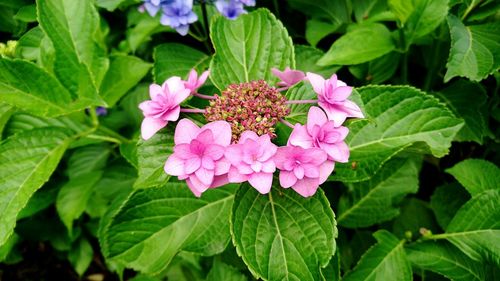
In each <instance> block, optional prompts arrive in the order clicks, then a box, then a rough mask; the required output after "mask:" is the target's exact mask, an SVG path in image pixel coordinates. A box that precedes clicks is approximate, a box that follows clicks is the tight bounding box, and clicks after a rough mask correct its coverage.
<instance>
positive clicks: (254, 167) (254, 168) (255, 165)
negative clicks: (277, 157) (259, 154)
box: [250, 162, 262, 173]
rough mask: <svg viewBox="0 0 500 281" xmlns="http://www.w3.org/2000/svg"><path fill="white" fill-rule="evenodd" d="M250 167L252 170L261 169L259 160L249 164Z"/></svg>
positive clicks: (257, 170) (258, 170)
mask: <svg viewBox="0 0 500 281" xmlns="http://www.w3.org/2000/svg"><path fill="white" fill-rule="evenodd" d="M250 167H251V168H252V170H253V171H254V172H257V173H258V172H260V171H261V170H262V163H260V162H254V163H252V165H250Z"/></svg>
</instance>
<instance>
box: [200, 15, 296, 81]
mask: <svg viewBox="0 0 500 281" xmlns="http://www.w3.org/2000/svg"><path fill="white" fill-rule="evenodd" d="M210 30H211V34H210V37H211V38H212V42H213V44H214V47H215V55H214V57H213V59H212V62H211V64H210V71H211V76H210V79H211V80H212V82H213V83H214V84H215V86H216V87H217V88H219V90H224V89H225V88H226V87H227V86H228V85H229V84H232V83H238V82H248V81H251V80H259V79H263V80H266V81H267V82H268V83H270V84H271V85H273V84H274V83H276V82H278V78H277V77H275V76H274V75H273V74H272V73H271V68H273V67H276V68H278V69H284V68H285V67H287V66H289V67H290V68H295V60H294V53H293V44H292V40H291V38H290V37H289V36H288V32H287V30H286V29H285V28H284V27H283V24H282V23H281V22H279V21H278V20H277V19H276V18H275V17H274V15H273V14H271V13H270V12H269V11H268V10H265V9H259V10H256V11H254V12H252V13H249V14H247V15H241V16H240V17H238V19H236V20H229V19H226V18H224V17H217V18H216V19H215V21H214V22H213V23H212V27H211V29H210Z"/></svg>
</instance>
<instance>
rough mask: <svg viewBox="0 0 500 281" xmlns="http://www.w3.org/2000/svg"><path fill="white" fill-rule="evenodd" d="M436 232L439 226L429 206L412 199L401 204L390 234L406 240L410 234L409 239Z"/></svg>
mask: <svg viewBox="0 0 500 281" xmlns="http://www.w3.org/2000/svg"><path fill="white" fill-rule="evenodd" d="M438 231H440V229H439V225H438V223H437V221H436V219H435V218H434V214H433V212H432V210H431V208H430V206H429V204H428V203H427V202H425V201H422V200H420V199H417V198H414V197H410V198H407V199H405V200H404V201H403V202H402V204H401V214H400V215H399V216H398V217H397V218H396V219H395V220H394V223H393V224H392V233H393V234H394V235H396V236H397V237H399V238H401V239H403V238H407V237H408V235H409V234H410V233H411V237H420V236H422V235H423V234H425V233H429V232H431V233H436V232H438Z"/></svg>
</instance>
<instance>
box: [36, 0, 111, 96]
mask: <svg viewBox="0 0 500 281" xmlns="http://www.w3.org/2000/svg"><path fill="white" fill-rule="evenodd" d="M37 8H38V21H39V23H40V26H41V28H42V29H43V30H44V32H45V34H46V35H47V36H48V37H49V38H50V40H51V41H52V44H53V45H54V48H55V54H56V57H55V62H54V63H55V65H54V72H55V73H56V76H57V77H58V78H59V80H60V81H61V83H62V84H63V85H64V86H66V87H67V88H68V89H69V90H70V92H71V93H73V94H76V95H77V96H78V97H80V98H81V101H82V104H84V105H104V104H103V103H102V101H101V99H100V97H99V96H98V94H97V90H96V89H97V88H98V87H99V85H100V83H101V81H102V79H103V77H104V74H105V73H106V70H107V69H108V66H109V60H108V58H107V57H105V56H104V50H102V49H101V47H100V46H98V45H97V43H96V42H95V37H96V34H97V33H98V31H99V14H98V13H97V11H96V9H95V7H94V4H93V1H90V0H81V1H73V0H37Z"/></svg>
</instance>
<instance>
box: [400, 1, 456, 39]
mask: <svg viewBox="0 0 500 281" xmlns="http://www.w3.org/2000/svg"><path fill="white" fill-rule="evenodd" d="M399 2H412V6H413V7H412V8H411V9H412V11H411V14H410V16H409V17H408V19H407V21H406V23H405V24H404V31H405V35H406V40H407V41H408V44H410V43H412V42H413V41H414V40H415V39H417V38H420V37H422V36H424V35H427V34H429V33H430V32H432V31H433V30H434V29H436V28H437V27H438V26H439V25H440V24H441V23H442V22H443V20H444V19H445V17H446V15H447V14H448V0H441V1H433V0H416V1H404V0H402V1H399ZM405 5H407V4H405ZM405 47H406V46H405Z"/></svg>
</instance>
